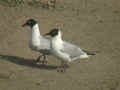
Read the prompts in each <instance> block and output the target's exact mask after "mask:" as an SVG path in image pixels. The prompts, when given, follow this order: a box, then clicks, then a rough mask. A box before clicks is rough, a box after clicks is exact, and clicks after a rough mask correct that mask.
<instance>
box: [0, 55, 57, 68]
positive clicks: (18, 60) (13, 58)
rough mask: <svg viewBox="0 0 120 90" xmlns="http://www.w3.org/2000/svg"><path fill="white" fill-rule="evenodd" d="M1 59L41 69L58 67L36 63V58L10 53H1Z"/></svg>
mask: <svg viewBox="0 0 120 90" xmlns="http://www.w3.org/2000/svg"><path fill="white" fill-rule="evenodd" d="M0 59H3V60H6V61H9V62H12V63H15V64H18V65H23V66H28V67H33V68H40V69H47V70H54V69H56V68H57V66H52V65H40V64H36V61H35V60H32V59H26V58H23V57H19V56H9V55H1V54H0Z"/></svg>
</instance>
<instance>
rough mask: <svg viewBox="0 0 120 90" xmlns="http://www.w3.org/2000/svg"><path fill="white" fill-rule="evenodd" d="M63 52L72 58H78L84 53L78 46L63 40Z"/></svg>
mask: <svg viewBox="0 0 120 90" xmlns="http://www.w3.org/2000/svg"><path fill="white" fill-rule="evenodd" d="M63 46H64V48H63V50H62V51H63V52H65V53H67V54H69V56H70V58H71V59H72V60H75V59H78V58H80V55H83V54H86V53H85V52H84V51H83V50H82V49H81V48H80V47H78V46H76V45H73V44H71V43H69V42H66V41H64V42H63Z"/></svg>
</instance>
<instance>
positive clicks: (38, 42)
mask: <svg viewBox="0 0 120 90" xmlns="http://www.w3.org/2000/svg"><path fill="white" fill-rule="evenodd" d="M22 26H23V27H25V26H29V27H30V28H31V34H30V40H29V47H30V48H31V49H32V50H34V51H38V52H40V54H42V55H40V56H39V57H38V58H37V62H38V61H40V58H41V57H42V56H43V60H42V61H40V62H41V63H42V64H46V63H47V61H46V55H49V54H50V51H49V49H50V41H49V40H48V39H46V38H44V37H42V36H41V34H40V31H39V26H38V23H37V21H36V20H34V19H29V20H27V21H26V23H25V24H23V25H22Z"/></svg>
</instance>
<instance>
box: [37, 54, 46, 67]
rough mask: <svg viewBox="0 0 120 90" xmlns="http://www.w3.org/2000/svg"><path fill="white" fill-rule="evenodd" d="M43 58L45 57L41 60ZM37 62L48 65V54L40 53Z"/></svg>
mask: <svg viewBox="0 0 120 90" xmlns="http://www.w3.org/2000/svg"><path fill="white" fill-rule="evenodd" d="M41 58H43V60H41ZM36 63H40V64H41V65H46V64H47V60H46V55H40V56H39V57H38V58H37V60H36Z"/></svg>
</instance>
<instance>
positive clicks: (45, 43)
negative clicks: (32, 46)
mask: <svg viewBox="0 0 120 90" xmlns="http://www.w3.org/2000/svg"><path fill="white" fill-rule="evenodd" d="M40 49H50V40H48V39H46V38H44V37H41V38H40Z"/></svg>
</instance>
